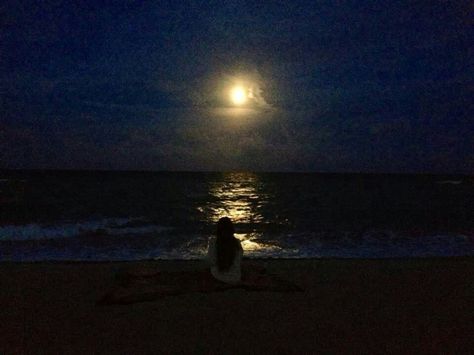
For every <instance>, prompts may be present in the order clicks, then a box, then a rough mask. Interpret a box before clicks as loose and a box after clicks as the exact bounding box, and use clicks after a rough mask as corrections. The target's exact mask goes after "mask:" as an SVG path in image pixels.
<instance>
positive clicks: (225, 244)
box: [208, 217, 243, 284]
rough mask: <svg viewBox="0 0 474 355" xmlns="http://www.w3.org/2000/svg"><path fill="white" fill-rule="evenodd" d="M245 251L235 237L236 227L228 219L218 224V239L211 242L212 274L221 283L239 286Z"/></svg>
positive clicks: (221, 220)
mask: <svg viewBox="0 0 474 355" xmlns="http://www.w3.org/2000/svg"><path fill="white" fill-rule="evenodd" d="M242 255H243V249H242V245H241V244H240V241H239V240H238V239H237V238H235V237H234V225H233V224H232V221H231V220H230V218H228V217H222V218H221V219H219V221H218V222H217V232H216V238H212V239H211V240H210V241H209V249H208V258H209V262H210V264H211V274H212V276H214V278H216V279H217V280H219V281H222V282H225V283H229V284H237V283H239V282H240V281H241V277H242V274H241V267H240V264H241V261H242Z"/></svg>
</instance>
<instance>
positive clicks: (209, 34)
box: [0, 1, 474, 172]
mask: <svg viewBox="0 0 474 355" xmlns="http://www.w3.org/2000/svg"><path fill="white" fill-rule="evenodd" d="M0 11H1V12H2V14H3V18H4V19H5V20H4V25H2V27H1V28H0V41H1V46H2V48H1V49H2V50H0V104H1V112H0V113H1V116H0V128H1V131H0V132H1V139H2V141H1V143H0V144H1V146H0V148H1V151H2V153H0V154H1V155H0V158H1V163H2V166H5V167H32V168H34V167H57V168H107V169H108V168H111V169H185V170H195V169H197V170H222V169H251V170H255V169H257V170H329V171H359V170H363V171H439V172H449V171H452V172H455V171H460V172H472V171H474V166H473V164H474V163H473V156H474V147H473V146H472V143H471V142H473V141H474V134H473V133H474V127H473V121H472V114H473V112H474V110H473V106H472V102H473V100H472V97H473V95H472V94H473V82H472V77H473V74H474V73H473V72H472V68H473V66H472V50H471V49H470V48H471V46H470V43H471V40H472V31H471V30H470V24H471V23H470V16H469V14H470V13H471V11H470V5H469V3H468V2H463V1H459V2H451V3H446V2H436V1H432V2H394V1H377V2H365V1H342V2H338V3H337V4H335V3H334V2H332V1H327V2H319V3H317V4H314V3H313V2H309V1H291V2H271V3H270V2H265V3H259V2H246V1H232V2H226V3H222V2H212V1H211V2H204V3H196V2H189V3H188V2H184V1H175V2H154V1H143V2H135V1H125V2H121V3H120V4H113V3H108V2H98V1H83V2H75V1H74V2H73V1H65V2H53V1H46V2H41V3H31V2H27V1H15V2H13V1H8V2H7V3H6V4H5V5H3V6H2V7H1V8H0ZM235 83H244V84H245V85H246V88H247V89H248V90H249V91H250V92H252V96H253V97H252V98H251V99H250V100H249V102H248V103H247V107H246V108H245V109H240V110H237V109H235V108H232V107H231V106H230V104H229V100H228V97H227V96H228V90H229V88H230V87H231V86H232V85H233V84H235ZM239 112H240V113H239Z"/></svg>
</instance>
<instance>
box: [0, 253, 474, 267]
mask: <svg viewBox="0 0 474 355" xmlns="http://www.w3.org/2000/svg"><path fill="white" fill-rule="evenodd" d="M471 259H472V260H474V255H460V256H416V257H390V258H383V257H374V258H353V257H347V258H344V257H321V258H270V257H268V258H247V257H245V256H244V257H243V259H242V261H243V262H246V261H248V262H254V261H255V262H271V261H316V262H318V261H341V262H344V261H358V260H360V261H393V262H398V261H406V262H410V261H421V260H425V261H440V260H447V261H448V260H453V261H454V260H458V261H459V260H471ZM153 262H160V263H161V262H206V258H200V259H198V258H196V259H136V260H38V261H7V260H0V266H2V265H10V264H13V265H16V264H53V265H57V264H73V265H74V264H117V263H124V264H132V263H153Z"/></svg>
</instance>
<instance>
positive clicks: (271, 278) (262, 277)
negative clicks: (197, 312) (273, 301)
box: [97, 270, 303, 306]
mask: <svg viewBox="0 0 474 355" xmlns="http://www.w3.org/2000/svg"><path fill="white" fill-rule="evenodd" d="M230 289H244V290H247V291H270V292H301V291H303V290H302V289H301V288H300V287H298V286H297V285H294V284H292V283H291V282H289V281H286V280H284V279H282V278H280V277H279V276H276V275H271V274H267V273H266V272H265V271H262V270H258V271H251V272H246V273H244V274H243V276H242V281H241V282H240V283H238V284H235V285H231V284H226V283H223V282H220V281H218V280H216V279H214V277H212V275H211V274H210V272H209V270H195V271H181V272H136V271H135V272H125V273H120V274H118V275H117V276H116V286H115V287H114V288H113V289H112V290H111V291H110V292H108V293H107V294H105V295H104V296H103V297H102V298H101V299H100V300H98V301H97V305H101V306H103V305H114V304H132V303H138V302H149V301H155V300H157V299H159V298H162V297H165V296H173V295H180V294H185V293H191V292H203V293H210V292H219V291H226V290H230Z"/></svg>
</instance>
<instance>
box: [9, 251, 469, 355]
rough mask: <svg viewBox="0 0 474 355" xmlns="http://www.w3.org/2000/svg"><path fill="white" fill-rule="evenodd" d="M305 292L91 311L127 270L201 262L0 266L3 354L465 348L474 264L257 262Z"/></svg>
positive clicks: (222, 295)
mask: <svg viewBox="0 0 474 355" xmlns="http://www.w3.org/2000/svg"><path fill="white" fill-rule="evenodd" d="M256 263H258V264H260V265H265V266H266V268H267V270H268V272H270V273H275V274H277V275H279V276H281V277H283V278H285V279H287V280H290V281H292V282H293V283H295V284H296V285H298V286H300V287H302V288H303V289H304V292H298V293H278V292H248V291H245V290H241V289H238V290H228V291H224V292H216V293H189V294H184V295H178V296H169V297H165V298H162V299H159V300H156V301H153V302H146V303H138V304H132V305H115V306H96V301H97V300H98V299H100V298H101V297H102V296H103V295H104V294H105V293H106V292H108V291H110V289H111V288H112V287H113V286H114V285H115V284H116V280H115V275H116V274H117V273H120V272H122V271H143V270H152V271H153V270H156V271H158V270H162V271H176V272H178V271H180V270H195V269H202V268H205V264H204V262H201V261H149V262H123V263H23V264H22V263H1V264H0V305H1V308H0V354H38V353H44V354H91V353H96V354H105V353H114V354H141V353H150V354H156V353H183V352H184V353H198V354H199V353H205V354H208V353H241V354H245V353H275V352H277V353H294V354H304V353H314V352H319V353H321V352H322V353H341V352H343V353H360V352H363V353H384V354H386V353H417V354H419V353H452V354H461V353H467V351H468V349H470V350H472V349H474V341H473V337H472V334H474V258H446V259H443V258H440V259H406V260H404V259H389V260H360V259H359V260H347V259H346V260H341V259H324V260H315V259H309V260H258V261H256Z"/></svg>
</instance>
